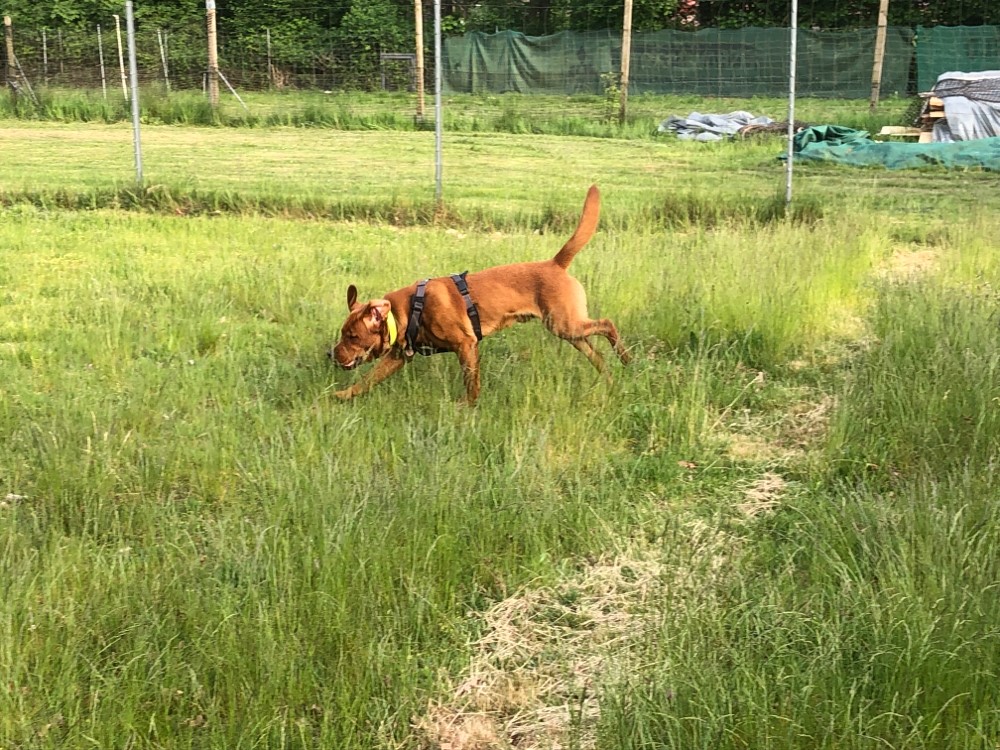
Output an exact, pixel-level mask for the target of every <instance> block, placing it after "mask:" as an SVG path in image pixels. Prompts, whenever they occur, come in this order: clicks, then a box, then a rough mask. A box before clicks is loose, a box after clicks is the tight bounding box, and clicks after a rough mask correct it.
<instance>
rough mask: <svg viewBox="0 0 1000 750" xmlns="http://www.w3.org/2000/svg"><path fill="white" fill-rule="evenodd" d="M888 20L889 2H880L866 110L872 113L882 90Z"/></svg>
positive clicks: (884, 0)
mask: <svg viewBox="0 0 1000 750" xmlns="http://www.w3.org/2000/svg"><path fill="white" fill-rule="evenodd" d="M888 19H889V0H881V2H880V3H879V8H878V31H877V32H876V34H875V63H874V65H872V96H871V99H870V100H869V102H868V110H869V111H870V112H874V111H875V108H876V107H877V106H878V97H879V93H880V91H881V89H882V63H883V62H884V61H885V33H886V26H887V25H888Z"/></svg>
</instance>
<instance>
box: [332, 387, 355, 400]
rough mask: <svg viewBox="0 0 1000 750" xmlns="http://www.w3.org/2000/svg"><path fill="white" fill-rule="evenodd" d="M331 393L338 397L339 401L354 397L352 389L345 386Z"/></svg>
mask: <svg viewBox="0 0 1000 750" xmlns="http://www.w3.org/2000/svg"><path fill="white" fill-rule="evenodd" d="M333 395H334V396H336V397H337V398H339V399H340V400H341V401H350V400H351V399H352V398H354V391H352V390H351V389H350V388H345V389H344V390H342V391H334V393H333Z"/></svg>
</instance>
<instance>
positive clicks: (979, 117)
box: [931, 70, 1000, 143]
mask: <svg viewBox="0 0 1000 750" xmlns="http://www.w3.org/2000/svg"><path fill="white" fill-rule="evenodd" d="M931 93H932V94H933V95H934V96H936V97H938V98H939V99H940V100H941V101H942V102H944V115H945V116H944V117H942V118H941V119H940V120H938V121H937V122H935V123H934V140H935V141H937V142H941V143H952V142H954V141H973V140H977V139H979V138H992V137H994V136H1000V70H983V71H980V72H978V73H959V72H952V73H942V74H941V75H939V76H938V79H937V83H936V84H934V90H933V91H932V92H931Z"/></svg>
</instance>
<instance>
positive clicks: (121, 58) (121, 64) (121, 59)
mask: <svg viewBox="0 0 1000 750" xmlns="http://www.w3.org/2000/svg"><path fill="white" fill-rule="evenodd" d="M112 18H114V19H115V36H116V37H117V39H118V70H119V72H120V73H121V76H122V93H123V94H125V101H128V81H126V80H125V53H124V52H123V51H122V23H121V18H119V17H118V16H116V15H112Z"/></svg>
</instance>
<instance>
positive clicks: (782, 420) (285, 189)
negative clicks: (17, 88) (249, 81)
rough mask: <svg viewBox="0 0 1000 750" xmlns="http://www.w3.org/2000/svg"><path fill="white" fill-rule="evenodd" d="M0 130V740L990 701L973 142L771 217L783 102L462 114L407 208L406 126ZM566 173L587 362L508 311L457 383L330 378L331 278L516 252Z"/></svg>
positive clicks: (160, 740)
mask: <svg viewBox="0 0 1000 750" xmlns="http://www.w3.org/2000/svg"><path fill="white" fill-rule="evenodd" d="M716 104H718V103H713V102H704V101H702V102H699V103H697V105H695V103H693V102H692V104H691V109H700V110H701V111H709V109H708V108H709V107H712V106H715V105H716ZM726 104H727V105H728V104H729V103H728V102H727V103H726ZM815 106H817V108H820V105H819V104H817V105H815ZM731 108H735V107H727V109H731ZM0 137H2V139H3V143H4V157H3V161H2V162H0V383H2V385H0V394H2V398H0V434H2V435H3V439H2V440H0V567H2V570H3V571H4V575H3V576H2V577H0V602H2V603H3V604H2V606H0V685H2V686H3V689H2V690H0V748H3V749H4V750H7V749H8V748H18V749H21V748H32V749H34V748H84V747H105V748H124V747H148V748H160V747H162V748H171V749H172V748H241V747H268V748H271V747H274V748H281V747H290V748H317V747H322V748H338V749H340V748H406V749H409V748H414V749H415V748H440V749H441V750H445V749H446V748H450V750H486V749H487V748H504V747H518V748H539V749H540V748H552V747H563V748H601V749H609V750H610V749H617V748H684V749H685V750H686V749H687V748H705V749H706V750H707V749H709V748H711V749H712V750H716V749H718V748H734V749H735V748H755V749H757V748H762V749H772V748H773V749H774V750H781V749H784V748H816V747H820V748H831V749H832V748H836V749H837V750H841V749H843V748H852V749H853V748H858V749H867V748H886V747H891V748H907V749H909V748H926V749H927V750H931V749H933V750H937V749H938V748H955V749H958V748H968V749H970V750H971V749H973V748H975V749H977V750H978V749H980V748H993V747H995V746H996V744H997V743H998V742H1000V708H998V707H1000V688H998V685H1000V679H998V675H997V664H1000V597H998V591H997V588H998V585H1000V557H998V556H997V554H996V549H997V547H998V544H1000V511H998V506H997V503H996V497H997V495H998V490H1000V477H998V468H1000V467H998V465H997V456H998V449H1000V410H998V408H997V405H998V403H1000V329H998V327H997V303H998V299H1000V298H998V292H997V289H998V285H1000V256H998V253H997V245H996V239H995V238H996V237H997V236H998V235H1000V210H998V209H1000V197H997V196H998V194H997V191H996V177H995V176H991V175H988V174H985V173H978V172H975V171H967V172H961V173H959V172H944V171H938V170H922V171H916V172H885V171H880V170H851V169H846V168H837V167H830V166H823V167H817V166H806V165H799V166H797V167H796V174H797V185H796V190H797V193H796V206H797V208H796V211H794V212H793V213H792V214H791V215H790V216H787V217H782V216H781V212H780V211H778V210H776V208H775V206H776V203H775V201H776V197H777V196H780V194H781V192H782V190H783V177H784V172H783V167H782V165H781V163H780V162H778V160H777V159H776V155H777V154H778V153H780V151H781V150H782V148H783V145H782V142H781V141H780V140H779V141H754V142H741V143H721V144H690V143H687V144H685V143H679V142H677V141H672V140H661V139H655V138H648V137H635V138H632V137H616V138H607V137H601V138H599V137H593V136H558V135H555V134H549V135H546V134H534V135H527V134H516V133H498V132H478V131H476V130H472V129H470V130H468V131H465V132H461V133H452V134H449V135H448V136H447V138H446V145H445V160H446V163H445V175H446V183H445V206H444V210H443V211H435V206H434V201H433V162H432V154H433V136H432V134H430V133H427V132H421V131H417V130H398V131H397V130H389V131H377V132H365V131H339V130H333V129H320V128H308V129H307V128H292V127H258V128H254V129H244V128H206V127H191V126H179V125H151V124H150V125H147V126H146V127H145V129H144V131H143V138H144V144H145V148H146V150H145V166H146V174H147V178H148V183H149V184H148V185H146V186H144V187H143V188H142V189H137V188H135V187H134V186H133V182H132V181H133V175H132V172H131V169H132V163H131V142H130V140H129V132H128V129H127V126H126V125H124V124H122V123H88V124H81V123H75V124H68V123H53V122H34V121H25V120H5V121H0ZM591 182H597V183H598V184H599V185H600V186H601V188H602V191H603V194H604V199H605V200H604V214H603V220H602V224H601V228H600V231H599V232H598V234H597V236H596V237H595V239H594V240H593V241H592V243H591V244H590V245H589V246H588V247H587V248H586V249H585V250H584V251H583V252H582V253H581V254H580V255H579V256H578V258H577V259H576V260H575V261H574V265H573V268H572V270H573V272H574V274H575V275H576V276H577V277H578V278H579V279H580V280H581V281H582V282H583V284H584V286H585V287H586V289H587V292H588V295H589V299H590V305H591V310H592V312H593V313H595V314H598V315H602V316H607V317H610V318H612V319H613V320H614V321H615V322H616V323H617V325H618V327H619V329H620V330H621V332H622V335H623V337H624V339H625V342H626V344H627V345H628V346H629V347H630V349H631V350H632V352H633V354H634V357H635V361H634V362H633V364H632V365H630V366H629V367H628V368H622V367H620V366H618V365H617V363H615V365H614V366H613V374H614V378H615V379H614V383H613V384H611V385H609V384H607V383H605V382H604V381H603V380H601V379H600V378H598V377H596V376H595V373H594V372H593V370H592V368H591V367H590V365H589V363H587V362H586V360H584V359H583V358H582V357H580V356H579V354H578V353H577V352H576V351H574V350H573V349H572V348H571V347H568V346H565V345H563V344H561V343H560V342H558V341H556V340H554V339H553V338H551V337H550V336H548V334H545V333H544V332H543V331H542V330H541V328H540V327H538V326H533V325H525V326H520V327H517V328H514V329H511V330H510V331H507V332H504V333H503V334H501V335H498V336H496V337H493V338H490V339H488V340H486V341H485V342H484V343H483V345H482V347H481V350H482V358H483V372H482V377H483V393H482V396H481V398H480V403H479V405H478V406H477V407H476V408H474V409H468V408H462V407H459V406H457V405H456V401H457V399H458V397H459V396H460V395H461V393H462V387H461V377H460V373H459V369H458V366H457V363H456V362H455V360H454V358H453V357H451V356H449V355H442V356H440V357H429V358H423V359H419V358H418V360H417V361H414V362H413V363H412V364H410V365H409V366H408V367H407V368H405V369H404V371H403V372H402V373H401V374H399V375H397V376H395V377H394V378H392V379H390V380H388V381H387V382H385V383H383V384H382V385H380V386H379V387H378V388H376V389H375V390H374V391H373V392H372V393H370V394H368V395H367V396H365V397H363V398H361V399H359V400H356V401H354V402H350V403H346V404H345V403H340V402H338V401H337V400H336V399H335V398H334V397H333V395H332V392H333V390H335V389H336V388H338V387H343V385H344V384H346V383H349V382H351V381H352V380H353V379H354V378H355V377H356V376H357V375H356V374H355V373H343V372H335V371H332V370H331V369H330V367H329V365H328V363H327V361H326V358H325V350H326V348H327V347H328V346H329V344H330V342H331V340H332V339H333V338H334V337H335V336H336V332H337V329H338V327H339V325H340V323H341V322H342V318H343V314H344V313H345V309H344V304H345V303H344V300H345V290H346V287H347V284H348V283H356V284H357V285H358V286H359V288H360V290H361V295H362V297H370V296H374V295H376V294H379V293H381V292H384V291H386V290H389V289H392V288H396V287H397V286H402V285H404V284H407V283H409V282H411V281H412V280H414V279H416V278H419V277H422V276H426V275H428V274H444V273H450V272H453V271H461V270H465V269H466V268H469V269H476V268H481V267H483V266H486V265H494V264H499V263H506V262H512V261H516V260H526V259H537V258H545V257H548V256H549V255H551V254H552V253H554V252H555V251H556V250H557V249H558V247H559V246H560V244H561V243H562V241H563V239H564V236H565V235H566V234H567V232H568V231H571V228H572V225H573V223H574V222H575V220H576V217H577V215H578V211H579V207H580V205H581V204H582V200H583V196H584V193H585V190H586V187H587V186H588V185H589V184H590V183H591Z"/></svg>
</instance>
